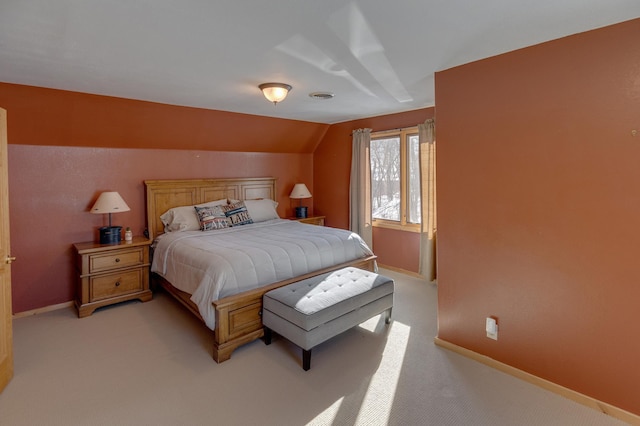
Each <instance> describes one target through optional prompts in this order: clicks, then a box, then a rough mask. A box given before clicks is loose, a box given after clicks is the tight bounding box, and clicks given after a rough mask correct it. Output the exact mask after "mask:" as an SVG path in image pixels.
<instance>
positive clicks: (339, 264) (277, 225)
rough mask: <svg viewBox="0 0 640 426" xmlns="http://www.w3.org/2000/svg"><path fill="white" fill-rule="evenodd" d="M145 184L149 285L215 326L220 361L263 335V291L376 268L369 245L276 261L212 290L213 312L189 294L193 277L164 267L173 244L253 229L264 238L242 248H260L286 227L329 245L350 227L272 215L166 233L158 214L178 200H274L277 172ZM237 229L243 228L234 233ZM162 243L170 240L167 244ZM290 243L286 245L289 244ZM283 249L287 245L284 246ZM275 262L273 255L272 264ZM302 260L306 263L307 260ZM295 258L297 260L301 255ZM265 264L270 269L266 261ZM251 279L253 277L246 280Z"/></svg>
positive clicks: (175, 205) (188, 202)
mask: <svg viewBox="0 0 640 426" xmlns="http://www.w3.org/2000/svg"><path fill="white" fill-rule="evenodd" d="M145 189H146V204H147V231H148V233H149V238H150V239H152V240H154V251H153V257H154V260H153V262H152V264H153V266H152V268H153V269H152V271H153V270H155V272H153V273H152V283H153V286H154V287H156V288H157V287H161V288H163V289H164V290H166V291H167V292H168V293H169V294H170V295H171V296H173V297H174V298H175V299H176V300H177V301H179V302H180V303H181V304H182V305H184V306H185V307H186V308H187V309H188V310H189V311H190V312H191V313H192V314H194V315H195V316H196V317H197V318H199V319H200V320H201V321H202V322H203V323H205V324H206V325H207V326H208V327H209V328H211V329H212V330H213V332H214V339H213V340H214V341H213V358H214V360H215V361H216V362H218V363H220V362H223V361H226V360H228V359H229V358H230V357H231V354H232V353H233V351H234V350H235V349H236V348H238V347H239V346H241V345H244V344H246V343H248V342H251V341H253V340H255V339H258V338H260V337H262V336H263V334H264V331H263V327H262V320H261V314H262V296H263V294H264V293H266V292H267V291H270V290H273V289H275V288H278V287H282V286H285V285H287V284H291V283H293V282H296V281H299V280H302V279H305V278H309V277H312V276H315V275H319V274H322V273H325V272H329V271H333V270H337V269H341V268H343V267H346V266H354V267H358V268H361V269H366V270H370V271H374V270H375V268H376V265H375V259H376V257H375V255H373V253H371V251H370V250H363V251H362V253H357V252H354V253H351V254H347V255H345V256H347V257H349V256H351V257H353V258H346V257H343V256H342V255H340V256H334V258H331V259H329V260H328V258H327V256H326V255H325V256H323V260H322V261H321V262H319V261H312V260H309V261H308V265H306V267H305V268H298V267H293V268H291V270H289V271H283V268H282V267H281V266H277V265H276V266H274V267H273V268H275V269H277V270H278V273H274V274H272V277H271V278H269V279H265V278H260V279H255V280H254V279H253V277H252V276H250V275H247V276H245V277H239V278H238V279H236V281H235V282H234V285H233V286H231V287H235V289H234V288H229V289H226V290H224V289H223V290H221V291H219V292H216V291H210V292H209V293H210V294H209V297H211V300H209V301H207V302H206V303H207V304H208V307H209V308H210V311H211V312H206V310H203V308H202V306H203V301H202V299H199V300H198V301H197V302H195V301H194V300H192V299H193V298H194V296H198V295H199V293H202V292H198V291H197V290H195V291H194V288H196V287H194V284H193V283H188V282H187V281H188V280H187V279H186V278H184V275H181V274H173V275H172V274H170V273H167V271H168V268H169V269H171V268H172V267H171V266H170V262H171V259H172V258H173V257H174V256H175V254H172V253H170V251H171V250H174V248H175V250H177V247H178V246H180V245H182V244H187V243H189V242H191V241H193V242H195V244H196V246H199V248H198V250H200V251H201V250H205V249H206V248H203V247H202V246H208V245H209V244H213V243H209V242H208V238H205V237H204V236H203V234H215V235H216V237H215V238H219V239H220V240H223V239H224V238H226V239H227V243H226V244H231V243H230V242H229V240H230V239H232V237H231V236H232V235H234V236H233V240H234V244H235V240H236V239H239V238H236V235H240V234H254V233H255V234H257V235H259V237H251V238H254V239H256V238H257V239H258V241H262V243H261V244H262V245H261V246H259V247H247V249H246V250H250V251H251V253H261V252H262V251H264V250H265V249H266V246H265V244H264V240H265V239H273V240H276V239H279V238H280V236H282V239H283V240H284V238H285V237H284V236H283V235H285V234H286V233H287V232H289V230H291V232H296V233H298V232H301V233H302V234H300V235H302V236H300V235H298V236H297V237H295V238H298V240H299V241H301V242H304V243H305V244H307V243H308V244H311V242H313V241H319V243H318V244H320V245H321V246H322V245H323V244H324V246H326V245H327V243H326V242H322V241H323V239H326V240H328V241H333V238H335V237H334V235H333V234H337V233H343V234H344V233H346V234H348V233H347V232H345V231H340V230H335V229H332V228H324V227H319V226H315V225H307V224H301V223H299V222H296V221H289V220H285V219H273V220H267V221H264V222H260V223H254V224H249V225H243V226H239V227H232V228H231V229H230V230H228V229H221V230H219V231H218V230H216V231H212V232H202V231H185V232H168V233H166V235H164V234H165V223H163V222H162V220H161V219H160V216H161V215H163V214H164V213H165V212H167V211H169V210H170V209H174V208H179V207H180V206H194V205H203V204H206V203H210V202H215V201H216V200H221V199H228V200H274V199H275V198H276V180H275V178H240V179H186V180H147V181H145ZM248 202H253V201H248ZM165 221H166V217H165ZM234 228H236V229H234ZM236 230H238V231H242V232H238V234H232V233H233V232H235V231H236ZM272 232H275V235H277V237H273V236H272V234H271V233H272ZM325 234H326V235H325ZM296 235H297V234H296ZM356 237H357V236H356ZM251 238H249V239H251ZM216 244H217V243H216ZM259 244H260V243H259ZM163 245H170V246H171V250H169V249H167V248H166V247H164V246H163ZM289 245H291V244H289ZM289 245H287V246H286V247H289ZM324 246H323V247H324ZM365 246H366V245H365ZM280 250H285V249H280ZM286 250H289V249H288V248H287V249H286ZM286 250H285V251H286ZM292 250H293V249H292ZM176 253H178V252H176ZM181 256H182V255H181ZM263 257H266V258H268V257H273V254H268V255H266V256H263ZM200 261H201V259H197V260H193V261H192V260H188V261H187V262H200ZM275 262H276V261H275V260H274V264H275ZM302 262H303V263H304V262H306V261H302ZM182 263H184V262H182ZM293 263H294V264H296V265H298V264H300V261H295V262H293ZM273 268H272V269H273ZM209 269H210V270H211V271H209V272H207V273H210V274H211V275H216V272H215V271H216V267H213V266H212V267H210V268H209ZM266 269H268V267H267V268H266ZM216 279H217V278H216ZM183 281H184V282H183ZM245 281H246V282H245ZM249 281H256V282H252V283H249ZM203 312H204V315H203Z"/></svg>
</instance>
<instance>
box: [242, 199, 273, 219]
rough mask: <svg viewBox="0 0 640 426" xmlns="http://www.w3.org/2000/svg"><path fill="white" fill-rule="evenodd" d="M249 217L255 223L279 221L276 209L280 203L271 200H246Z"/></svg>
mask: <svg viewBox="0 0 640 426" xmlns="http://www.w3.org/2000/svg"><path fill="white" fill-rule="evenodd" d="M244 205H245V206H246V207H247V211H248V212H249V216H251V219H253V221H254V222H264V221H265V220H271V219H279V218H280V216H278V212H277V211H276V207H278V203H276V202H275V201H273V200H269V199H262V200H244Z"/></svg>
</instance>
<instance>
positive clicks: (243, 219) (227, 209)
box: [220, 201, 253, 226]
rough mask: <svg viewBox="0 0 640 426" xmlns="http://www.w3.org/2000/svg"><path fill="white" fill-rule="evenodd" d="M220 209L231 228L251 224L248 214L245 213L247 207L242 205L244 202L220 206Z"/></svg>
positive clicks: (251, 220)
mask: <svg viewBox="0 0 640 426" xmlns="http://www.w3.org/2000/svg"><path fill="white" fill-rule="evenodd" d="M220 209H221V210H222V211H223V212H224V215H225V216H226V217H227V219H229V221H230V222H231V226H239V225H248V224H250V223H253V219H251V216H249V212H248V211H247V206H246V205H245V204H244V201H238V202H237V203H233V204H228V205H226V206H220Z"/></svg>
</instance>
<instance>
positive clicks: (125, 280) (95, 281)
mask: <svg viewBox="0 0 640 426" xmlns="http://www.w3.org/2000/svg"><path fill="white" fill-rule="evenodd" d="M150 245H151V240H149V239H148V238H144V237H133V241H131V242H120V243H118V244H98V243H96V242H93V241H88V242H84V243H75V244H74V245H73V248H74V250H75V262H76V301H75V303H76V307H77V308H78V316H79V317H80V318H82V317H86V316H88V315H91V314H92V313H93V311H95V310H96V309H98V308H101V307H103V306H107V305H112V304H114V303H120V302H124V301H127V300H133V299H140V300H141V301H143V302H146V301H148V300H151V298H152V297H153V295H152V294H151V290H150V289H149V246H150Z"/></svg>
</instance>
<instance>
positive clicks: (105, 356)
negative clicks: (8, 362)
mask: <svg viewBox="0 0 640 426" xmlns="http://www.w3.org/2000/svg"><path fill="white" fill-rule="evenodd" d="M381 272H383V273H384V274H386V275H389V276H391V277H393V278H394V279H395V280H396V293H395V306H394V311H393V314H394V321H393V322H392V324H391V325H390V326H388V327H387V326H385V325H384V323H383V321H382V320H381V318H380V317H375V318H373V319H372V320H370V321H368V322H366V323H364V324H363V325H362V326H360V327H357V328H354V329H352V330H350V331H348V332H346V333H344V334H342V335H340V336H338V337H336V338H334V339H333V340H330V341H328V342H326V343H324V344H322V345H320V346H319V347H317V348H315V349H314V351H313V356H312V359H311V370H309V371H308V372H305V371H303V370H302V368H301V366H300V351H299V349H297V348H296V347H294V346H292V345H290V344H288V343H287V342H286V341H285V340H284V339H282V338H277V337H276V338H275V339H274V343H273V344H272V345H271V346H265V345H264V343H263V342H262V341H256V342H253V343H250V344H248V345H245V346H244V347H242V348H240V349H239V350H237V351H236V352H235V353H234V354H233V356H232V358H231V360H230V361H228V362H225V363H223V364H216V363H215V362H214V361H213V359H212V358H211V334H210V332H209V330H208V329H206V328H205V327H204V326H203V325H202V324H201V323H199V322H198V321H197V320H195V319H194V318H193V317H192V316H191V314H189V313H188V312H187V311H185V310H184V309H183V308H182V307H180V306H179V305H177V304H176V303H175V302H174V301H173V300H171V299H170V298H169V297H168V296H167V295H165V294H163V293H160V294H156V296H155V298H154V300H153V301H151V302H148V303H139V302H130V303H125V304H121V305H118V306H115V307H109V308H104V309H101V310H98V311H96V312H95V313H94V314H93V315H92V316H90V317H87V318H83V319H78V318H77V316H76V313H75V310H72V309H64V310H59V311H55V312H50V313H46V314H40V315H37V316H32V317H26V318H20V319H16V320H15V321H14V355H15V377H14V379H13V381H12V382H11V383H10V384H9V386H8V388H7V389H6V390H5V391H4V392H3V393H2V394H0V425H3V426H12V425H205V424H207V425H257V424H260V425H279V426H282V425H306V424H310V425H387V424H389V425H492V426H494V425H545V426H547V425H562V426H568V425H581V426H582V425H622V424H623V423H621V422H619V421H617V420H615V419H613V418H610V417H607V416H606V415H604V414H601V413H599V412H597V411H595V410H592V409H590V408H587V407H584V406H582V405H580V404H577V403H575V402H573V401H570V400H568V399H565V398H563V397H560V396H558V395H555V394H553V393H550V392H548V391H545V390H542V389H540V388H537V387H535V386H533V385H530V384H528V383H525V382H523V381H520V380H518V379H516V378H513V377H511V376H509V375H506V374H504V373H501V372H499V371H496V370H493V369H491V368H489V367H487V366H484V365H482V364H479V363H477V362H474V361H472V360H469V359H466V358H464V357H462V356H459V355H457V354H454V353H451V352H449V351H447V350H444V349H442V348H439V347H437V346H435V345H434V344H433V338H434V336H435V334H436V292H437V289H436V287H434V286H432V285H429V284H426V283H424V282H421V281H419V280H416V279H414V278H412V277H408V276H405V275H402V274H398V273H395V272H390V271H381Z"/></svg>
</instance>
